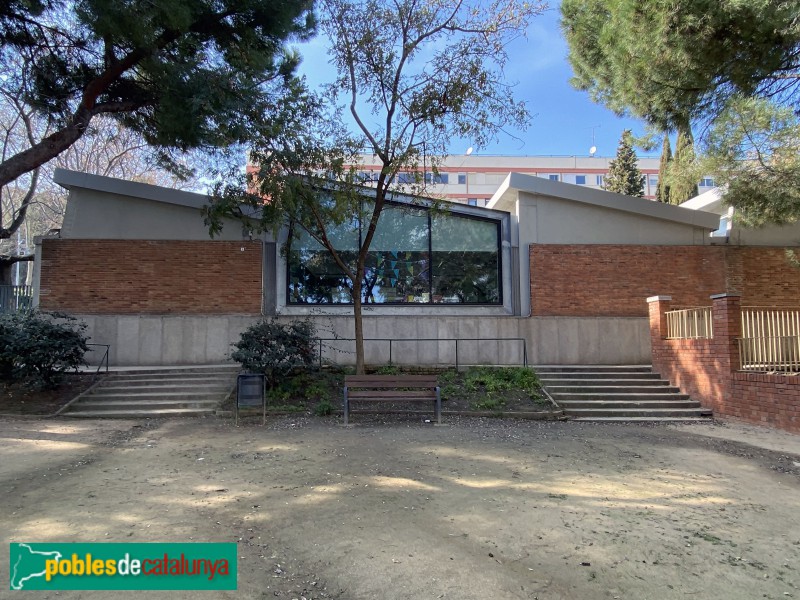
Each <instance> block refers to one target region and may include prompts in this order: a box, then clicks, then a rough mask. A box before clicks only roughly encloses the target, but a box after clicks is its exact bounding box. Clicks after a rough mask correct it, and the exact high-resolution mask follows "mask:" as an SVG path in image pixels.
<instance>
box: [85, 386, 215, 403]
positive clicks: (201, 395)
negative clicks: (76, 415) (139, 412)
mask: <svg viewBox="0 0 800 600" xmlns="http://www.w3.org/2000/svg"><path fill="white" fill-rule="evenodd" d="M138 389H140V390H142V391H140V392H136V393H131V392H121V393H116V392H114V391H110V392H106V391H99V390H97V389H96V390H94V391H93V392H92V393H91V394H87V395H86V396H84V397H83V398H82V399H81V402H83V401H84V400H89V399H91V400H121V401H123V402H140V401H147V400H158V399H166V400H195V399H196V400H212V399H216V400H219V399H221V398H224V396H225V395H227V394H225V393H224V392H223V391H206V390H203V391H192V390H180V391H174V392H151V391H149V390H148V388H138Z"/></svg>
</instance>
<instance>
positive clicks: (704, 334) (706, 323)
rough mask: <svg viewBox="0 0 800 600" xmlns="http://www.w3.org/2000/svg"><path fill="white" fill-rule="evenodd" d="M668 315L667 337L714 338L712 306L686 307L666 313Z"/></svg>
mask: <svg viewBox="0 0 800 600" xmlns="http://www.w3.org/2000/svg"><path fill="white" fill-rule="evenodd" d="M665 315H666V317H667V339H671V340H677V339H709V340H710V339H712V338H713V337H714V327H713V325H712V323H713V319H712V315H711V307H710V306H701V307H699V308H684V309H681V310H671V311H669V312H667V313H665Z"/></svg>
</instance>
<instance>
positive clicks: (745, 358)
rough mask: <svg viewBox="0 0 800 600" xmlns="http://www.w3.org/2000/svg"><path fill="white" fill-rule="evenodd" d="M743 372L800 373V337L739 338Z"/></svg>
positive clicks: (740, 363) (740, 361)
mask: <svg viewBox="0 0 800 600" xmlns="http://www.w3.org/2000/svg"><path fill="white" fill-rule="evenodd" d="M737 341H738V343H739V368H740V369H741V370H742V371H765V370H773V371H800V335H781V336H759V337H746V338H737Z"/></svg>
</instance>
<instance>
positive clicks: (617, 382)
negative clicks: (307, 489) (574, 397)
mask: <svg viewBox="0 0 800 600" xmlns="http://www.w3.org/2000/svg"><path fill="white" fill-rule="evenodd" d="M539 382H540V383H541V384H542V385H545V386H547V387H548V388H550V387H558V386H581V387H583V386H598V385H601V386H603V385H614V386H648V387H661V386H669V381H665V380H663V379H655V378H653V377H651V378H641V379H615V378H610V377H609V378H607V379H553V378H550V377H539Z"/></svg>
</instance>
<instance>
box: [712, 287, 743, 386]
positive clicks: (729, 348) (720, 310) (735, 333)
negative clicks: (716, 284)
mask: <svg viewBox="0 0 800 600" xmlns="http://www.w3.org/2000/svg"><path fill="white" fill-rule="evenodd" d="M711 300H712V303H713V304H712V308H711V311H712V315H713V317H712V319H713V323H714V340H713V348H714V354H715V356H716V359H717V361H718V362H719V365H720V367H721V368H722V369H723V372H726V373H732V372H734V371H738V370H739V365H740V362H739V341H738V338H740V337H742V299H741V297H740V296H739V294H714V295H713V296H711Z"/></svg>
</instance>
